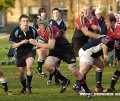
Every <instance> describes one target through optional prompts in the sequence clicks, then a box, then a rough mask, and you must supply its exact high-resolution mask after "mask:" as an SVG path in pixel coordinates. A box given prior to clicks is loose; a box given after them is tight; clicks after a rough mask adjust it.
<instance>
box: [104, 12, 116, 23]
mask: <svg viewBox="0 0 120 101" xmlns="http://www.w3.org/2000/svg"><path fill="white" fill-rule="evenodd" d="M105 19H109V21H110V22H116V18H115V16H114V14H113V13H110V14H108V15H107V16H106V17H105Z"/></svg>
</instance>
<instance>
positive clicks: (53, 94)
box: [0, 31, 120, 101]
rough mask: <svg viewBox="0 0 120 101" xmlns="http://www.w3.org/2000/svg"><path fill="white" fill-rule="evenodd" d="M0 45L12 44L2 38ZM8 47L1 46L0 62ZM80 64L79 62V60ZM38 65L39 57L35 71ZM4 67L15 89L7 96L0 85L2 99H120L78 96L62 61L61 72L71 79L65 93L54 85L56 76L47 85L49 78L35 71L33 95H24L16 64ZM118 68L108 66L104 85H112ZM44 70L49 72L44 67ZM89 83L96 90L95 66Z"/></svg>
mask: <svg viewBox="0 0 120 101" xmlns="http://www.w3.org/2000/svg"><path fill="white" fill-rule="evenodd" d="M70 32H71V31H70ZM67 37H68V38H69V40H70V41H71V38H72V33H71V34H69V35H67ZM0 46H10V44H9V43H8V38H5V39H0ZM7 52H8V49H4V48H0V63H1V62H2V60H3V58H4V57H5V55H6V54H7ZM77 65H78V62H77ZM36 67H37V58H36V61H35V63H34V65H33V71H34V70H35V68H36ZM2 69H3V70H4V74H5V76H6V78H7V81H8V86H9V88H10V90H12V91H13V93H14V95H13V96H7V95H5V94H4V92H3V89H2V86H1V85H0V101H88V100H90V101H92V100H93V101H100V100H101V101H113V100H114V101H120V99H119V97H117V96H95V97H94V98H92V99H89V98H87V97H83V96H82V97H81V96H76V95H75V94H74V92H73V91H72V86H73V84H74V82H75V79H74V77H73V76H71V74H70V71H68V69H67V64H66V63H64V62H62V63H61V70H60V71H61V73H62V74H63V75H65V76H66V77H67V78H69V79H70V80H71V84H70V86H68V88H67V90H66V92H65V93H63V94H60V93H59V90H60V88H61V86H55V85H54V78H53V81H52V86H47V85H46V82H47V78H42V77H39V76H38V75H37V74H36V73H35V72H34V73H33V80H32V87H33V88H32V91H33V93H32V94H31V95H27V94H25V95H23V94H20V93H19V91H20V90H21V84H20V82H19V79H18V72H17V68H16V66H15V65H3V66H2ZM115 70H116V69H115V68H112V67H106V68H105V70H104V73H103V87H105V88H108V87H109V85H110V81H111V77H112V75H113V73H114V71H115ZM43 71H44V72H46V73H48V72H47V71H46V70H45V69H44V67H43ZM119 83H120V81H119V80H118V82H117V85H116V90H117V92H120V85H119ZM87 84H88V86H89V87H90V89H91V90H92V92H94V89H95V68H94V67H93V69H91V71H90V72H89V73H88V75H87Z"/></svg>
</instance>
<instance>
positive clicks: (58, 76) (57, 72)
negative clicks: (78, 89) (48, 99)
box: [52, 68, 67, 81]
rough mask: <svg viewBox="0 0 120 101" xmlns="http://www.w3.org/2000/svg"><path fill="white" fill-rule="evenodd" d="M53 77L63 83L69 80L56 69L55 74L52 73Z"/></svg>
mask: <svg viewBox="0 0 120 101" xmlns="http://www.w3.org/2000/svg"><path fill="white" fill-rule="evenodd" d="M52 75H54V76H56V77H57V78H59V79H60V80H61V81H66V80H67V78H65V77H64V76H63V75H62V74H61V73H60V72H59V70H57V69H56V68H55V70H54V72H53V73H52Z"/></svg>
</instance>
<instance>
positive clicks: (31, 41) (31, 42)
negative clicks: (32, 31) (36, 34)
mask: <svg viewBox="0 0 120 101" xmlns="http://www.w3.org/2000/svg"><path fill="white" fill-rule="evenodd" d="M29 43H30V44H33V45H36V44H37V42H36V40H35V39H29Z"/></svg>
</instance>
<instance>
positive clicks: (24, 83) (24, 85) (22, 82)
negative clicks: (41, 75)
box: [20, 77, 26, 89]
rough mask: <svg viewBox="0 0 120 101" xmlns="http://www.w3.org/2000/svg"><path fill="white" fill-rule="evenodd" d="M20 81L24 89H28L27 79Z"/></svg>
mask: <svg viewBox="0 0 120 101" xmlns="http://www.w3.org/2000/svg"><path fill="white" fill-rule="evenodd" d="M20 81H21V84H22V86H23V88H25V89H26V78H25V77H24V78H21V79H20Z"/></svg>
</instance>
